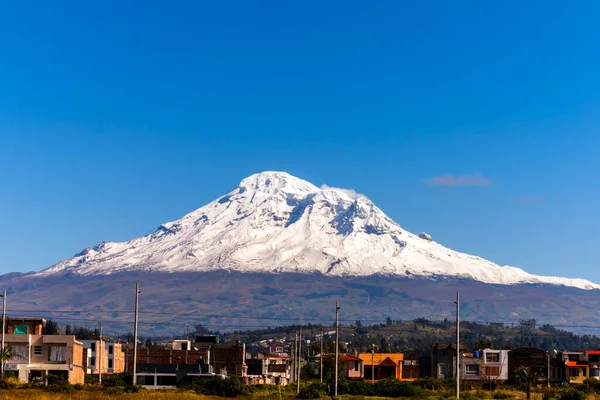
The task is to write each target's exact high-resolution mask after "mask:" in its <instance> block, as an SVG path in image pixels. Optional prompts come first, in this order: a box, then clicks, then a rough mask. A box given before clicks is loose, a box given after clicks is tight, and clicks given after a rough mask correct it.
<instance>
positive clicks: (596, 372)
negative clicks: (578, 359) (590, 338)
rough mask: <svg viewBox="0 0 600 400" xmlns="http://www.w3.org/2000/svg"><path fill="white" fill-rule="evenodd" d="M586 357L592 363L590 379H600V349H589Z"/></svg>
mask: <svg viewBox="0 0 600 400" xmlns="http://www.w3.org/2000/svg"><path fill="white" fill-rule="evenodd" d="M585 357H586V359H587V362H588V364H589V365H590V379H596V380H599V379H600V350H587V351H586V352H585Z"/></svg>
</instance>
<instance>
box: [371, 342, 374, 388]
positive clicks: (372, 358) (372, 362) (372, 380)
mask: <svg viewBox="0 0 600 400" xmlns="http://www.w3.org/2000/svg"><path fill="white" fill-rule="evenodd" d="M371 383H372V384H375V344H373V346H372V348H371Z"/></svg>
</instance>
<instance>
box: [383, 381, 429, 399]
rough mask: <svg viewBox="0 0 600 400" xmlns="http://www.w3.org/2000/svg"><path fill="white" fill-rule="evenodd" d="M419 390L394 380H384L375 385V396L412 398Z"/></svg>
mask: <svg viewBox="0 0 600 400" xmlns="http://www.w3.org/2000/svg"><path fill="white" fill-rule="evenodd" d="M420 393H421V390H420V389H419V388H417V387H416V386H413V385H410V384H408V383H406V382H400V381H398V380H395V379H384V380H382V381H379V382H377V383H376V384H375V395H376V396H381V397H413V396H418V395H419V394H420Z"/></svg>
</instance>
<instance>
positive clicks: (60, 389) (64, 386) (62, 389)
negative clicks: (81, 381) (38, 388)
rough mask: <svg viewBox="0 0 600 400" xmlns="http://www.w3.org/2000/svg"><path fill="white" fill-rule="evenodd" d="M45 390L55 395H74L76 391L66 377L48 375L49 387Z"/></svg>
mask: <svg viewBox="0 0 600 400" xmlns="http://www.w3.org/2000/svg"><path fill="white" fill-rule="evenodd" d="M44 390H45V391H47V392H54V393H72V392H74V391H75V390H76V389H75V387H74V386H73V385H71V384H70V383H69V381H68V380H66V379H65V377H63V376H60V375H48V385H47V386H46V387H45V388H44Z"/></svg>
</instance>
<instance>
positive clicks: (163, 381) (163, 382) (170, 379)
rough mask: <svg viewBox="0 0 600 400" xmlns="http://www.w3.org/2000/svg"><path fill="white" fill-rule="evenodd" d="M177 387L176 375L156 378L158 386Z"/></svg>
mask: <svg viewBox="0 0 600 400" xmlns="http://www.w3.org/2000/svg"><path fill="white" fill-rule="evenodd" d="M175 385H177V378H176V377H175V375H168V376H160V375H159V376H157V377H156V386H175Z"/></svg>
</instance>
